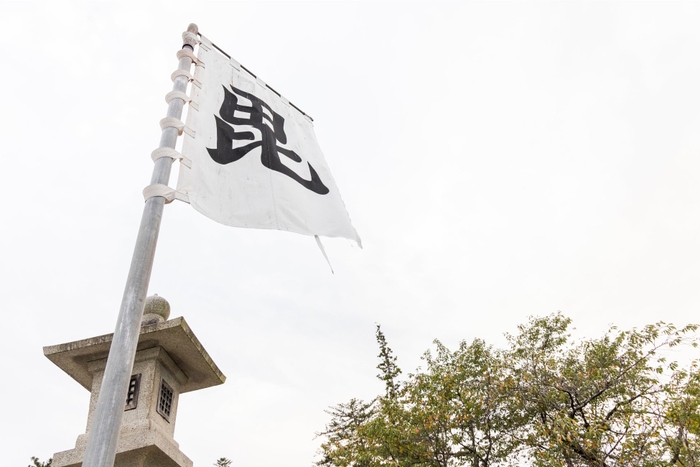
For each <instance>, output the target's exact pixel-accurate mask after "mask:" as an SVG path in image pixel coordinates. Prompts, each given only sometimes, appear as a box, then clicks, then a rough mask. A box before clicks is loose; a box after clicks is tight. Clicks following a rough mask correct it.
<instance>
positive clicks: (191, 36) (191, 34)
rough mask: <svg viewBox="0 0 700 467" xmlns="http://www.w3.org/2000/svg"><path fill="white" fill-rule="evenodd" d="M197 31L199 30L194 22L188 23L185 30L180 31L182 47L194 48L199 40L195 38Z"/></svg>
mask: <svg viewBox="0 0 700 467" xmlns="http://www.w3.org/2000/svg"><path fill="white" fill-rule="evenodd" d="M197 31H199V28H198V27H197V25H196V24H194V23H190V25H189V26H187V31H185V32H183V33H182V43H183V45H182V47H189V48H190V49H192V50H194V47H195V46H196V45H197V42H199V40H198V39H197Z"/></svg>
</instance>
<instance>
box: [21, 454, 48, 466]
mask: <svg viewBox="0 0 700 467" xmlns="http://www.w3.org/2000/svg"><path fill="white" fill-rule="evenodd" d="M31 460H32V463H31V464H30V465H29V466H27V467H51V462H53V458H49V460H47V461H46V462H41V461H40V460H39V458H38V457H34V456H32V457H31Z"/></svg>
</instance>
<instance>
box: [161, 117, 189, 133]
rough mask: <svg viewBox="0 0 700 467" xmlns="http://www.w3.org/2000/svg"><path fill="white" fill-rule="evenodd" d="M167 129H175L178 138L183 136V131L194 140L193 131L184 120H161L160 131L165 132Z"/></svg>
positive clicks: (169, 118)
mask: <svg viewBox="0 0 700 467" xmlns="http://www.w3.org/2000/svg"><path fill="white" fill-rule="evenodd" d="M166 128H175V129H176V130H177V135H178V136H182V132H183V131H184V132H185V133H186V134H187V135H188V136H190V137H192V138H194V135H195V132H194V130H193V129H191V128H189V127H186V126H185V124H184V123H183V122H182V120H180V119H179V118H175V117H165V118H162V119H161V120H160V129H161V130H165V129H166Z"/></svg>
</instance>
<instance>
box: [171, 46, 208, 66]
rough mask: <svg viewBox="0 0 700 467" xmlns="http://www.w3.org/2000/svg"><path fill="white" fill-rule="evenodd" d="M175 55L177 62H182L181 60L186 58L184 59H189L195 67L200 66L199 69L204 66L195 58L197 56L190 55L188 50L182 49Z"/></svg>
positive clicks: (190, 52)
mask: <svg viewBox="0 0 700 467" xmlns="http://www.w3.org/2000/svg"><path fill="white" fill-rule="evenodd" d="M176 55H177V59H178V60H182V59H183V58H185V57H186V58H189V59H190V60H192V63H194V64H195V65H197V66H201V67H203V66H204V63H203V62H202V61H201V60H199V59H198V58H197V56H196V55H195V54H194V53H192V51H191V50H190V49H189V48H184V49H180V50H178V51H177V54H176Z"/></svg>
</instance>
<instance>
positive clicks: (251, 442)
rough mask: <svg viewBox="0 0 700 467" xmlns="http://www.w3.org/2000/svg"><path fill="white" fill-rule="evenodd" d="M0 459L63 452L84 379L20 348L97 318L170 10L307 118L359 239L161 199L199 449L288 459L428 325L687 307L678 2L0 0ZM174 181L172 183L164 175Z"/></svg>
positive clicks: (690, 143)
mask: <svg viewBox="0 0 700 467" xmlns="http://www.w3.org/2000/svg"><path fill="white" fill-rule="evenodd" d="M0 17H1V18H3V32H4V37H5V40H4V43H5V46H4V47H3V49H4V57H5V58H4V63H5V67H4V68H5V72H4V73H3V74H2V77H0V84H2V86H1V88H2V89H3V99H2V102H3V104H2V109H3V112H2V114H1V115H2V116H1V117H0V141H1V142H2V171H1V172H0V177H2V187H3V193H4V194H5V202H4V203H3V205H4V208H3V216H2V218H3V220H2V223H1V224H0V279H1V282H0V283H2V294H0V310H2V314H3V327H2V331H3V338H2V339H0V370H1V371H2V375H3V376H2V380H1V381H2V384H0V397H1V400H2V401H3V404H2V411H3V413H2V416H0V420H2V422H1V423H0V439H2V440H3V441H2V445H3V446H4V448H3V450H2V453H1V454H0V464H2V465H3V466H15V467H16V466H24V465H27V463H28V461H29V457H30V456H32V455H36V456H39V457H40V458H42V459H46V458H48V457H50V456H51V455H52V454H53V453H54V452H57V451H62V450H66V449H71V448H73V446H74V443H75V439H76V437H77V436H78V435H79V434H81V433H83V432H84V430H85V422H86V417H87V409H88V396H89V394H88V392H87V391H85V390H84V389H83V388H82V387H80V386H79V385H78V384H77V383H76V382H74V381H73V380H72V379H71V378H70V377H68V376H67V375H65V374H64V373H62V371H61V370H59V369H58V368H57V367H55V366H54V365H53V364H52V363H51V362H49V361H48V360H47V359H46V358H44V356H43V354H42V347H43V346H45V345H53V344H59V343H63V342H68V341H72V340H77V339H82V338H87V337H91V336H95V335H100V334H105V333H109V332H112V331H113V329H114V324H115V322H116V314H117V311H118V308H119V303H120V300H121V295H122V291H123V287H124V282H125V279H126V274H127V270H128V265H129V261H130V258H131V251H132V248H133V244H134V239H135V236H136V231H137V228H138V223H139V220H140V217H141V210H142V206H143V200H142V195H141V190H142V188H143V187H144V186H145V185H147V184H148V181H149V179H150V174H151V167H152V162H151V159H150V157H149V156H150V153H151V151H152V150H153V149H155V148H156V147H157V145H158V141H159V137H160V129H159V126H158V121H159V120H160V119H161V118H162V117H163V116H165V111H166V104H165V101H164V99H163V97H164V95H165V94H166V93H167V92H168V91H170V90H171V86H172V84H171V81H170V74H171V72H172V71H173V70H175V68H176V67H177V59H176V58H175V52H176V51H177V50H178V49H179V48H180V46H181V38H180V33H181V32H182V31H183V30H184V29H185V28H186V27H187V25H188V24H189V23H190V22H195V23H197V24H198V25H199V28H200V31H201V32H202V33H203V34H204V35H206V36H207V37H208V38H210V39H211V40H212V41H213V42H215V43H216V44H218V45H220V46H221V47H222V48H223V49H224V50H226V51H227V52H228V53H229V54H230V55H232V56H233V57H234V58H236V59H237V60H238V61H239V62H241V63H243V64H244V65H245V66H247V67H248V68H250V69H251V70H252V71H253V72H255V73H256V74H258V75H259V76H260V77H261V78H262V79H263V80H265V81H266V82H267V83H269V84H270V85H271V86H272V87H274V88H275V89H277V90H278V91H280V92H281V93H282V94H283V95H285V96H286V97H287V98H288V99H290V100H291V101H292V102H294V103H295V104H297V105H298V106H299V107H301V108H302V109H303V110H304V111H306V112H307V113H309V114H310V115H311V116H313V117H314V119H315V129H316V134H317V137H318V140H319V142H320V145H321V147H322V149H323V151H324V153H325V155H326V159H327V161H328V163H329V165H330V167H331V170H332V171H333V174H334V177H335V179H336V181H337V184H338V186H339V188H340V191H341V194H342V196H343V199H344V201H345V204H346V206H347V208H348V211H349V213H350V216H351V218H352V220H353V223H354V225H355V227H356V228H357V230H358V231H359V233H360V235H361V237H362V240H363V245H364V250H360V249H359V248H357V247H355V246H354V245H352V244H351V243H350V242H349V241H346V240H339V239H328V240H325V242H324V243H325V246H326V250H327V252H328V254H329V256H330V258H331V261H332V263H333V266H334V269H335V275H331V274H330V273H329V270H328V267H327V265H326V264H325V261H324V259H323V257H322V256H321V254H320V253H319V251H318V249H317V247H316V245H315V243H314V241H313V239H312V238H310V237H304V236H300V235H295V234H290V233H286V232H274V231H257V230H243V229H233V228H228V227H224V226H221V225H218V224H216V223H214V222H213V221H210V220H208V219H206V218H204V217H203V216H201V215H200V214H198V213H196V212H195V211H194V210H193V209H191V208H190V207H188V206H187V205H185V204H182V203H173V204H171V205H169V206H168V207H167V208H166V212H165V216H164V220H163V225H162V229H161V237H160V243H159V245H158V252H157V255H156V265H155V269H154V271H153V278H152V281H151V287H150V292H149V293H150V294H152V293H158V294H159V295H161V296H163V297H165V298H166V299H168V300H169V301H170V304H171V306H172V315H171V316H172V317H176V316H184V317H185V319H186V320H187V321H188V322H189V323H190V325H191V327H192V328H193V330H194V332H195V333H196V334H197V336H198V337H199V339H200V341H201V342H202V343H203V344H204V346H205V347H206V348H207V350H208V351H209V353H210V354H211V356H212V357H213V359H214V361H215V362H216V363H217V364H218V366H219V367H220V368H221V370H222V371H223V372H224V373H225V374H226V375H227V377H228V381H227V382H226V384H224V385H222V386H219V387H216V388H210V389H206V390H203V391H200V392H196V393H189V394H185V395H183V396H182V397H181V399H180V408H179V413H178V420H177V427H176V431H175V438H176V440H177V441H178V442H179V443H180V448H181V450H182V451H183V452H184V453H185V454H186V455H188V456H189V457H190V458H191V459H192V460H193V461H194V463H195V465H197V466H200V467H201V466H208V465H211V464H212V463H213V462H214V460H215V459H216V458H219V457H222V456H225V457H229V458H230V459H232V460H233V461H234V465H236V466H246V467H277V466H279V465H282V464H284V465H288V466H295V467H298V466H309V465H310V464H311V462H312V461H313V460H314V452H315V450H316V449H317V447H318V445H319V440H314V432H316V431H320V430H322V429H323V427H324V424H325V423H326V421H327V416H326V414H324V412H323V411H324V409H325V408H327V407H328V406H330V405H333V404H336V403H339V402H343V401H346V400H348V399H349V398H351V397H361V398H371V397H373V396H374V395H375V394H377V393H378V392H379V391H381V389H382V386H381V382H379V381H378V380H376V379H375V374H376V373H377V371H376V369H375V365H376V363H377V362H376V354H377V348H376V345H375V342H374V326H375V323H380V324H381V325H382V326H383V328H384V330H385V333H386V335H387V338H388V340H389V344H390V346H391V347H392V348H393V349H394V351H395V353H396V354H397V355H398V357H399V363H400V364H401V366H402V368H403V369H404V371H413V370H415V368H416V367H417V366H418V365H419V364H420V355H421V354H422V353H423V352H424V351H425V350H426V349H428V348H429V347H430V346H431V342H432V340H433V339H435V338H438V339H440V340H441V341H443V342H444V343H445V344H446V345H448V346H450V347H454V346H455V345H456V344H457V343H458V342H459V341H460V340H462V339H466V340H471V339H473V338H475V337H481V338H484V339H486V340H487V341H489V342H493V343H495V344H501V343H503V338H502V334H503V333H504V332H513V331H514V330H515V327H516V325H517V324H519V323H523V322H524V321H525V320H526V319H527V317H528V316H530V315H545V314H549V313H553V312H556V311H557V310H561V311H562V312H563V313H564V314H566V315H568V316H570V317H572V318H573V319H574V323H575V325H576V327H577V328H578V332H580V333H581V335H594V334H595V333H600V332H602V331H603V330H605V329H606V328H607V327H608V326H609V325H610V324H612V323H614V324H617V325H619V326H621V327H631V326H641V325H644V324H647V323H649V322H655V321H658V320H661V319H663V320H665V321H670V322H674V323H676V324H686V323H688V322H697V321H699V319H698V315H697V310H698V304H700V288H699V287H698V284H699V283H700V247H699V246H698V243H699V242H698V239H699V238H700V184H698V183H697V178H698V174H699V173H700V162H699V158H698V155H699V154H700V85H698V83H700V58H699V57H700V28H698V24H700V4H699V3H675V2H659V3H649V2H645V3H634V2H623V3H604V2H591V3H570V2H557V3H554V2H552V3H528V2H517V3H502V2H488V3H486V2H484V3H467V2H462V3H459V4H458V3H437V2H430V3H398V2H396V3H375V2H372V3H360V2H354V3H344V2H323V3H321V2H318V3H314V2H308V3H299V2H283V3H274V2H256V3H232V2H211V3H209V2H200V3H194V2H190V4H185V3H177V2H159V3H145V4H144V3H139V4H128V3H127V4H125V3H119V4H117V3H103V2H95V3H63V2H52V3H44V4H37V3H25V2H3V3H0ZM171 185H173V186H174V185H175V179H174V178H173V179H172V180H171Z"/></svg>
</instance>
